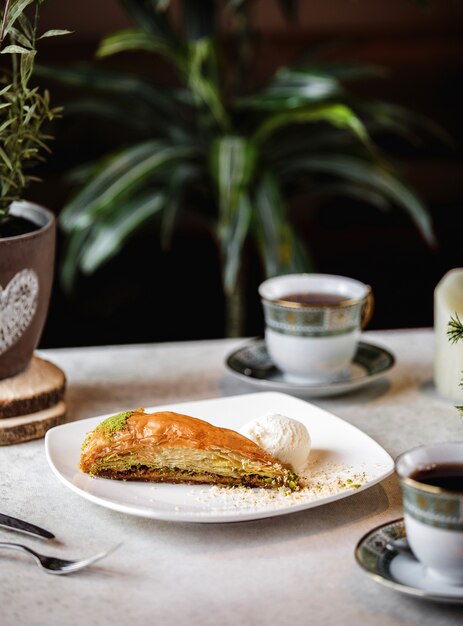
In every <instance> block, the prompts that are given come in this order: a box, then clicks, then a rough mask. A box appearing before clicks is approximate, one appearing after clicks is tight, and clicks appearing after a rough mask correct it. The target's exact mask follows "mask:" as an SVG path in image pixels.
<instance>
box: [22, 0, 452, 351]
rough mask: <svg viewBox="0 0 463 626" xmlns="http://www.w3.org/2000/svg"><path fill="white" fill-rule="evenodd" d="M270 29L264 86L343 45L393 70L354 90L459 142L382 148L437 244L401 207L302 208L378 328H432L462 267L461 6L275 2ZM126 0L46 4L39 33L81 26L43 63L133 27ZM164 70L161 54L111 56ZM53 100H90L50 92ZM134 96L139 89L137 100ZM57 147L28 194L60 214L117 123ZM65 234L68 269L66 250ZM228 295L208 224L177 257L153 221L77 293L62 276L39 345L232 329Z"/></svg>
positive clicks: (256, 320) (264, 12)
mask: <svg viewBox="0 0 463 626" xmlns="http://www.w3.org/2000/svg"><path fill="white" fill-rule="evenodd" d="M254 7H255V8H254V17H255V20H254V24H255V27H256V29H257V30H258V32H259V34H260V44H259V45H260V51H261V54H260V56H259V61H258V64H257V67H256V68H255V74H256V75H255V76H254V77H253V78H255V80H256V81H261V80H263V79H264V78H265V77H266V76H268V75H271V73H272V72H273V71H274V69H275V68H276V67H278V66H280V65H284V64H285V63H287V62H289V61H291V60H294V59H297V57H298V56H299V55H300V54H301V53H302V52H303V51H304V50H306V49H307V48H308V47H310V46H313V45H319V44H321V43H323V42H325V41H333V40H336V41H338V42H342V44H343V45H342V46H340V47H339V48H338V49H337V50H336V52H333V53H332V55H333V56H332V58H336V59H345V60H356V61H362V62H366V63H372V64H379V65H384V66H386V67H388V68H390V71H391V73H390V76H388V77H387V78H385V79H384V78H382V79H369V80H368V81H364V82H362V83H361V84H356V85H355V90H356V92H357V93H359V94H361V95H364V96H369V97H373V98H382V99H384V100H388V101H390V102H395V103H398V104H402V105H406V106H408V107H410V108H412V109H414V110H416V111H419V112H420V113H424V114H426V115H428V116H430V117H431V118H432V119H433V120H435V121H437V122H439V123H440V124H441V125H442V126H443V127H444V128H446V130H447V131H448V132H449V133H450V134H451V135H452V137H453V138H454V141H455V148H454V149H451V148H449V147H447V146H443V145H439V144H437V142H435V141H433V140H431V139H430V138H426V139H425V140H424V143H423V146H421V147H419V148H417V147H410V146H408V145H407V144H405V143H404V142H403V141H399V140H392V139H391V138H388V137H384V138H383V139H382V141H383V147H387V148H388V149H389V151H390V152H391V153H392V154H393V155H394V156H395V157H396V158H397V160H398V161H399V162H400V163H401V167H402V172H403V174H404V176H405V178H406V179H407V180H408V182H409V183H411V184H412V185H413V186H414V188H415V189H416V190H417V191H418V192H419V194H420V195H421V197H422V198H423V199H424V200H425V201H426V204H427V206H428V207H429V210H430V212H431V214H432V217H433V221H434V227H435V232H436V235H437V240H438V242H439V243H438V247H437V248H436V249H430V248H429V247H427V246H426V244H425V243H424V242H423V240H422V239H421V237H420V235H419V234H418V232H417V231H416V229H415V228H414V226H413V224H412V223H411V222H410V220H409V218H408V217H407V216H406V215H405V214H404V213H403V212H401V211H399V210H397V211H395V210H393V211H391V212H387V213H382V212H379V211H378V210H377V209H375V208H372V207H370V206H368V205H366V204H362V203H360V202H353V201H351V200H349V201H348V200H337V201H331V202H329V203H328V204H324V205H323V206H322V205H320V204H317V203H315V201H314V200H313V199H311V198H297V199H296V200H295V202H294V203H293V206H291V211H292V213H293V215H294V218H295V220H296V221H297V224H298V227H299V228H300V229H301V230H302V232H303V233H304V237H305V240H306V241H307V244H308V246H309V248H310V251H311V254H312V256H313V258H314V261H315V264H316V269H317V271H320V272H326V273H335V274H343V275H348V276H352V277H355V278H358V279H360V280H362V281H364V282H367V283H369V284H371V285H372V287H373V289H374V292H375V296H376V311H375V314H374V317H373V320H372V322H371V324H370V328H398V327H417V326H430V325H432V294H433V289H434V287H435V285H436V284H437V282H438V281H439V279H440V278H441V277H442V275H443V274H444V273H445V272H446V271H447V270H448V269H450V268H452V267H457V266H463V244H462V233H463V228H462V227H463V210H462V208H463V202H462V201H463V167H462V164H463V154H462V145H463V122H462V113H461V112H462V110H463V89H462V84H463V42H462V32H463V19H462V18H463V6H462V4H459V3H454V2H451V1H448V2H447V1H446V0H439V1H437V0H436V1H435V2H431V3H430V8H425V9H423V8H419V7H417V6H414V5H413V3H411V2H409V1H408V0H302V2H301V10H300V15H299V18H298V21H297V23H295V24H290V25H288V24H287V23H285V22H284V20H283V19H282V17H281V13H280V11H279V9H278V7H277V5H276V3H275V2H273V0H260V1H256V2H254ZM128 25H129V24H128V22H127V20H126V18H125V16H124V14H123V12H122V11H121V9H120V7H119V4H118V2H117V0H98V1H97V2H95V0H80V1H79V2H70V1H69V0H68V1H67V2H63V1H62V0H49V1H48V3H47V4H46V8H45V9H44V12H43V19H42V27H43V29H44V30H45V29H46V28H69V29H71V30H73V31H75V33H74V34H73V35H71V36H68V37H66V38H63V39H60V40H57V39H55V40H50V41H45V42H44V45H43V47H42V49H41V51H40V61H41V62H42V63H55V64H61V65H66V64H68V63H72V62H76V61H82V60H87V61H88V60H91V59H92V58H93V54H94V51H95V48H96V45H97V42H98V41H99V39H100V38H101V36H102V35H104V34H106V33H108V32H111V31H113V30H115V29H117V28H123V27H126V26H128ZM106 63H108V64H110V65H111V64H113V65H115V66H118V67H120V66H121V65H123V66H125V67H126V68H129V69H136V68H137V67H141V68H142V69H143V71H145V72H150V73H153V75H156V76H159V77H163V76H165V75H166V68H165V67H164V66H163V65H162V63H161V62H158V61H156V59H155V57H153V56H144V57H141V58H137V57H136V56H131V57H124V58H122V57H121V58H117V59H116V58H115V59H113V60H111V61H107V62H106ZM51 89H52V94H53V99H54V101H55V102H58V103H60V102H65V101H66V99H67V98H72V97H77V96H78V95H79V94H70V93H65V92H64V91H63V89H62V88H60V87H56V86H51ZM135 97H136V95H135ZM55 136H56V140H55V142H54V154H53V156H52V158H51V159H50V160H49V162H48V164H47V165H46V167H45V168H44V170H43V172H42V175H43V178H44V182H43V183H42V184H41V185H36V186H34V187H33V188H32V189H31V190H30V193H29V199H30V200H33V201H36V202H38V203H40V204H43V205H46V206H48V207H50V208H51V209H52V210H53V211H54V212H55V213H56V214H58V213H59V210H60V207H62V206H63V205H64V203H65V201H66V200H67V199H68V198H69V197H70V193H71V192H72V190H71V189H70V187H69V186H68V185H67V184H66V183H65V181H64V173H65V171H66V170H67V169H69V168H70V167H72V166H74V165H76V164H78V163H82V162H85V161H90V160H92V159H93V158H95V157H96V156H99V155H100V154H104V152H105V151H106V149H107V147H108V146H110V145H112V143H114V144H115V145H117V142H118V141H119V140H120V137H119V136H118V129H109V130H108V129H105V128H104V127H102V126H101V124H99V123H96V122H94V121H92V120H82V119H81V120H80V121H79V122H77V121H76V120H74V119H69V118H66V114H65V113H64V117H63V119H62V120H61V121H59V122H58V123H57V124H56V126H55ZM63 245H64V244H63V241H62V238H61V236H60V237H59V241H58V266H59V263H60V254H61V251H62V248H63ZM246 255H247V262H246V277H247V278H246V289H247V302H246V326H245V329H244V332H245V334H248V335H255V334H260V333H261V332H262V330H263V325H262V313H261V308H260V303H259V301H258V298H257V295H256V289H257V286H258V284H259V282H260V281H261V280H262V279H263V276H262V272H261V268H260V267H259V265H258V264H257V263H256V262H255V256H254V254H253V250H251V249H249V250H246ZM223 335H224V302H223V296H222V290H221V282H220V267H219V261H218V252H217V247H216V243H215V241H214V239H213V238H212V237H211V234H210V233H209V232H208V231H207V229H206V228H205V226H204V224H203V223H201V221H200V220H199V219H197V218H194V217H192V216H186V219H184V220H183V222H182V224H181V225H180V228H179V229H178V230H177V233H176V236H175V238H174V242H173V246H172V248H171V250H170V251H169V252H168V253H164V252H161V250H160V248H159V245H158V241H157V231H156V228H155V226H154V225H153V227H152V228H146V229H144V230H143V232H142V233H140V234H139V235H137V237H136V238H135V239H134V240H132V242H131V243H130V244H129V245H128V246H127V247H126V249H125V250H124V251H123V252H122V253H121V254H119V255H118V256H117V257H116V258H115V259H114V260H113V261H111V262H110V263H108V264H107V265H106V266H105V267H104V268H102V269H101V270H100V271H99V272H97V273H96V274H95V275H94V276H91V277H81V278H80V279H79V280H78V283H77V286H76V289H75V292H74V293H73V294H72V295H71V296H66V295H64V294H63V292H62V290H61V288H60V286H59V281H58V279H57V280H56V281H55V289H54V294H53V298H52V302H51V306H50V313H49V318H48V322H47V326H46V329H45V332H44V335H43V338H42V342H41V347H56V346H68V345H69V346H72V345H90V344H106V343H127V342H151V341H168V340H183V339H199V338H212V337H222V336H223Z"/></svg>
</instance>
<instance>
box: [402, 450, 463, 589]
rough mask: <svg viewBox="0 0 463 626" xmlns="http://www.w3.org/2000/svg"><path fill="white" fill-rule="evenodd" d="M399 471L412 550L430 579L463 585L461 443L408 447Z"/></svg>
mask: <svg viewBox="0 0 463 626" xmlns="http://www.w3.org/2000/svg"><path fill="white" fill-rule="evenodd" d="M396 472H397V474H398V476H399V478H400V485H401V488H402V494H403V505H404V518H405V529H406V532H407V540H408V544H409V545H410V548H411V550H412V552H413V554H414V555H415V557H416V558H417V560H418V561H420V562H421V563H422V564H423V565H424V567H425V568H426V573H427V574H428V575H429V576H431V577H432V578H434V579H437V580H440V581H442V582H445V583H449V584H454V585H463V442H453V443H436V444H429V445H425V446H420V447H419V448H415V449H413V450H409V451H408V452H405V453H404V454H402V455H401V456H399V457H398V459H397V460H396Z"/></svg>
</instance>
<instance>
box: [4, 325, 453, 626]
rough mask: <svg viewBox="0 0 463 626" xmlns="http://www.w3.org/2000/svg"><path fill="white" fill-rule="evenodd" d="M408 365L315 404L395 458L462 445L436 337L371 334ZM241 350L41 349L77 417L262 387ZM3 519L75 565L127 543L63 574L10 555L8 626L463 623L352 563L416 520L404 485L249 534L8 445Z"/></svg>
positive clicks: (39, 447)
mask: <svg viewBox="0 0 463 626" xmlns="http://www.w3.org/2000/svg"><path fill="white" fill-rule="evenodd" d="M365 338H366V339H367V340H368V341H371V342H374V343H377V344H379V345H383V346H384V347H386V348H388V349H390V350H391V351H392V352H393V353H394V354H395V356H396V358H397V364H396V366H395V367H394V369H393V370H392V371H391V372H389V373H388V374H387V376H386V377H384V378H383V379H381V380H379V381H377V382H376V383H373V384H371V385H370V386H368V387H365V388H364V389H362V390H359V391H357V392H355V393H353V394H351V395H346V396H340V397H336V398H331V399H325V400H318V401H317V400H316V401H315V402H316V403H317V404H319V405H320V406H322V407H324V408H326V409H328V410H330V411H332V412H333V413H335V414H336V415H338V416H340V417H342V418H344V419H345V420H347V421H349V422H350V423H352V424H354V425H355V426H358V427H359V428H361V429H362V430H364V431H365V432H366V433H368V434H369V435H370V436H371V437H373V438H374V439H376V441H378V442H379V443H380V444H381V445H382V446H383V447H384V448H385V449H386V450H387V451H388V452H389V453H390V454H391V455H392V456H393V457H394V456H396V455H398V454H399V453H400V452H402V451H404V450H406V449H407V448H410V447H412V446H416V445H418V444H420V443H425V442H432V441H444V440H463V421H462V419H461V418H460V417H459V415H458V414H457V412H456V411H455V409H454V407H453V406H452V404H451V403H450V402H447V401H445V400H443V399H441V398H439V397H438V395H437V394H436V392H435V390H434V387H433V383H432V358H433V335H432V332H431V331H429V330H417V331H388V332H370V333H366V336H365ZM239 343H240V342H239V341H236V340H220V341H202V342H188V343H176V344H158V345H143V346H122V347H98V348H84V349H82V348H79V349H62V350H48V351H43V352H42V355H43V356H44V357H45V358H49V359H51V360H53V361H54V362H56V363H57V364H58V365H59V366H60V367H62V368H63V370H65V372H66V374H67V377H68V392H67V400H68V404H69V419H71V420H74V419H81V418H84V417H89V416H93V415H98V414H101V413H108V412H111V411H118V410H120V409H121V408H126V407H133V406H150V405H156V404H165V403H169V402H180V401H183V400H193V399H200V398H209V397H218V396H227V395H234V394H238V393H248V392H251V391H253V389H252V388H250V387H249V386H248V385H246V384H245V383H240V382H239V381H237V380H236V379H234V378H232V377H231V376H230V375H229V374H228V373H227V371H226V368H225V366H224V357H225V355H226V354H227V353H228V352H230V351H231V350H232V349H233V348H234V347H236V346H237V345H239ZM0 483H1V503H0V511H1V512H4V513H9V514H11V515H15V516H17V517H22V518H24V519H27V520H29V521H32V522H35V523H36V524H39V525H42V526H45V527H46V528H49V529H50V530H52V531H53V532H54V533H55V534H56V536H57V541H55V542H50V543H47V542H42V541H40V540H35V539H29V538H27V537H24V536H21V535H18V534H14V533H12V532H10V531H7V530H0V540H9V541H15V540H16V541H24V542H25V543H29V545H32V546H35V547H37V549H42V550H44V551H48V552H50V553H56V554H59V555H62V556H65V557H66V556H69V557H71V558H72V557H75V556H80V555H87V554H91V553H93V552H95V551H99V550H100V549H101V548H104V547H109V546H110V545H113V544H114V543H117V542H123V546H122V547H121V548H120V549H119V550H117V551H116V552H115V553H113V554H112V555H111V556H110V557H108V558H107V559H106V560H104V561H102V562H101V564H99V565H98V567H96V566H95V567H94V568H93V569H89V570H86V571H84V572H81V573H79V574H75V575H72V576H65V577H52V576H47V575H46V574H43V573H41V572H40V571H39V570H38V569H37V568H36V567H35V566H34V565H33V564H32V563H30V562H29V561H28V560H27V558H26V557H23V556H22V555H20V554H19V553H14V552H8V551H1V552H0V600H1V601H0V624H1V626H14V625H22V624H24V625H25V624H28V625H29V624H31V625H34V626H36V625H37V626H39V625H42V624H44V625H45V624H46V625H48V626H55V625H56V626H58V625H59V626H72V625H73V624H79V625H81V624H82V625H83V624H85V625H87V626H92V625H93V624H95V625H98V626H106V625H108V626H109V625H110V626H114V625H115V624H130V625H132V626H137V625H145V624H146V625H156V626H174V625H178V626H183V625H191V626H225V625H228V624H230V625H231V624H233V625H238V624H245V625H247V624H252V625H254V626H261V625H264V624H265V625H267V624H268V625H272V626H274V625H278V626H286V625H288V626H289V625H292V626H297V625H313V626H323V625H325V624H329V625H338V624H340V625H342V624H349V625H350V626H354V625H355V626H356V625H359V624H362V625H363V624H367V625H370V624H371V625H372V626H373V625H374V626H383V625H384V626H386V625H392V624H394V625H399V624H419V625H420V626H425V625H430V626H431V625H432V626H437V625H447V624H448V625H450V624H455V625H456V624H462V623H463V609H461V608H459V607H453V606H444V605H437V604H433V603H430V602H425V601H420V600H419V599H414V598H411V597H407V596H404V595H402V594H400V593H398V592H395V591H393V590H390V589H387V588H384V587H383V586H381V585H378V584H377V583H375V582H374V581H373V580H371V579H370V578H368V577H367V576H366V575H365V574H364V572H363V571H361V570H360V569H359V567H358V566H357V565H356V563H355V560H354V547H355V545H356V543H357V541H358V539H359V538H360V537H361V536H362V535H363V534H364V533H365V532H367V531H368V530H369V529H371V528H373V527H374V526H376V525H379V524H381V523H384V522H387V521H388V520H392V519H395V518H397V517H400V516H401V515H402V508H401V496H400V490H399V485H398V482H397V479H396V478H395V477H394V476H392V477H390V478H388V479H387V480H385V481H384V482H382V483H381V484H380V485H377V486H375V487H372V488H371V489H368V490H366V491H365V492H362V493H359V494H356V495H354V496H352V497H349V498H346V499H344V500H340V501H338V502H335V503H333V504H328V505H325V506H323V507H319V508H314V509H310V510H307V511H305V512H301V513H295V514H292V515H285V516H282V517H277V518H272V519H268V520H261V521H256V522H244V523H237V524H217V525H211V524H207V525H201V524H185V523H182V524H175V523H167V522H158V521H155V520H147V519H140V518H136V517H130V516H126V515H124V514H122V513H116V512H113V511H110V510H107V509H105V508H101V507H99V506H97V505H95V504H93V503H91V502H88V501H86V500H83V499H81V498H80V497H79V496H78V495H76V494H75V493H73V492H71V491H70V490H68V489H67V488H66V487H65V486H64V485H62V484H61V483H60V482H59V481H58V480H57V479H56V477H55V476H54V475H53V474H52V472H51V470H50V469H49V467H48V465H47V462H46V459H45V454H44V445H43V440H40V441H35V442H30V443H25V444H21V445H16V446H11V447H3V448H0Z"/></svg>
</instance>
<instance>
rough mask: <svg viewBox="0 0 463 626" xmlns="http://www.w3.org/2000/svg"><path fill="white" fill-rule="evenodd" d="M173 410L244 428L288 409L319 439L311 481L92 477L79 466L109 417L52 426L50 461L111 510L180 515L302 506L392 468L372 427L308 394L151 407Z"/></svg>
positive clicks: (194, 518)
mask: <svg viewBox="0 0 463 626" xmlns="http://www.w3.org/2000/svg"><path fill="white" fill-rule="evenodd" d="M166 409H169V410H173V411H176V412H179V413H184V414H187V415H192V416H193V417H198V418H201V419H205V420H207V421H208V422H210V423H212V424H215V425H217V426H223V427H227V428H232V429H234V430H238V429H239V428H241V426H243V425H244V424H245V423H246V422H248V421H249V420H251V419H254V418H256V417H259V416H261V415H264V414H265V413H282V414H284V415H288V416H289V417H292V418H294V419H297V420H299V421H301V422H302V423H304V424H305V425H306V426H307V428H308V429H309V432H310V435H311V438H312V452H311V455H310V462H309V468H310V472H309V473H308V476H310V477H311V478H310V480H311V481H312V486H311V488H310V489H304V490H303V491H302V492H301V493H295V494H291V495H284V494H282V493H279V492H275V491H274V490H269V489H266V490H259V489H246V488H239V489H224V488H220V487H215V486H209V485H169V484H159V483H142V482H140V483H136V482H123V481H116V480H108V479H104V478H92V477H90V476H88V475H87V474H84V473H82V472H81V471H80V470H78V469H77V466H78V463H79V456H80V448H81V444H82V442H83V440H84V438H85V435H86V434H87V433H88V432H89V431H90V430H92V429H93V428H95V426H97V424H99V423H100V421H101V420H102V419H104V417H105V416H100V417H93V418H90V419H86V420H81V421H78V422H72V423H70V424H64V425H62V426H57V427H56V428H52V429H51V430H49V431H48V433H47V435H46V439H45V450H46V455H47V460H48V463H49V464H50V467H51V469H52V470H53V472H54V473H55V474H56V476H57V477H58V478H59V480H61V481H62V482H63V483H64V484H65V485H66V486H67V487H69V488H70V489H72V491H75V492H76V493H78V494H79V495H80V496H82V497H83V498H85V499H87V500H90V501H91V502H94V503H96V504H99V505H101V506H104V507H106V508H109V509H114V510H116V511H121V512H123V513H128V514H130V515H138V516H140V517H149V518H155V519H162V520H170V521H179V522H237V521H245V520H254V519H261V518H266V517H273V516H276V515H283V514H286V513H292V512H295V511H301V510H303V509H308V508H311V507H314V506H319V505H321V504H326V503H328V502H332V501H334V500H338V499H340V498H345V497H347V496H350V495H352V494H354V493H358V492H359V491H361V490H363V489H366V488H368V487H371V486H372V485H374V484H376V483H378V482H379V481H381V480H383V479H384V478H386V477H387V476H389V474H391V473H392V471H393V465H394V464H393V461H392V459H391V457H390V456H389V454H388V453H387V452H386V451H385V450H384V449H383V448H382V447H381V446H380V445H378V444H377V443H376V442H375V441H373V439H371V438H370V437H368V435H366V434H365V433H363V432H362V431H360V430H358V429H357V428H355V427H354V426H351V425H350V424H348V423H347V422H345V421H343V420H342V419H340V418H338V417H335V416H334V415H332V414H331V413H328V412H327V411H324V410H322V409H320V408H319V407H317V406H314V405H313V404H309V403H308V402H305V401H304V400H300V399H298V398H294V397H292V396H288V395H285V394H282V393H275V392H263V393H253V394H247V395H243V396H233V397H227V398H219V399H213V400H201V401H196V402H186V403H182V404H169V405H166V406H162V407H155V408H150V409H147V411H152V410H166Z"/></svg>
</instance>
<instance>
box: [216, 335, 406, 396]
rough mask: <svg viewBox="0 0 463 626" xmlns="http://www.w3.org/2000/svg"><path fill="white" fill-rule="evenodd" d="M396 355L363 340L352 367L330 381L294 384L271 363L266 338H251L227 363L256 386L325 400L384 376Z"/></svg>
mask: <svg viewBox="0 0 463 626" xmlns="http://www.w3.org/2000/svg"><path fill="white" fill-rule="evenodd" d="M394 362H395V360H394V356H393V355H392V354H391V353H390V352H388V351H387V350H385V349H384V348H381V347H379V346H375V345H373V344H371V343H367V342H365V341H361V342H359V344H358V348H357V352H356V354H355V356H354V359H353V361H352V363H351V365H350V366H349V367H348V368H347V369H345V370H343V372H342V375H341V376H339V377H337V378H335V379H331V380H326V381H313V382H303V383H295V382H290V381H288V380H287V379H285V377H284V374H283V373H282V372H281V371H280V370H278V369H277V368H276V367H275V366H274V365H273V363H272V361H271V360H270V357H269V356H268V353H267V348H266V346H265V340H264V339H252V340H251V341H249V342H248V343H247V344H245V345H244V346H242V347H241V348H238V349H237V350H235V351H234V352H232V353H231V354H230V355H229V356H228V357H227V360H226V363H225V364H226V366H227V368H228V370H229V372H230V373H231V374H233V375H234V376H236V377H237V378H239V379H240V380H242V381H243V380H244V381H245V382H247V383H249V384H250V385H253V386H255V387H261V388H265V389H272V390H274V391H283V392H286V393H295V394H297V395H301V396H305V397H312V398H317V397H318V398H322V397H328V396H335V395H339V394H342V393H349V392H351V391H354V390H355V389H358V388H359V387H363V386H364V385H367V384H368V383H371V382H373V381H374V380H376V379H377V378H380V377H381V376H383V375H384V374H385V373H386V372H387V371H388V370H390V369H391V367H392V366H393V365H394Z"/></svg>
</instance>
